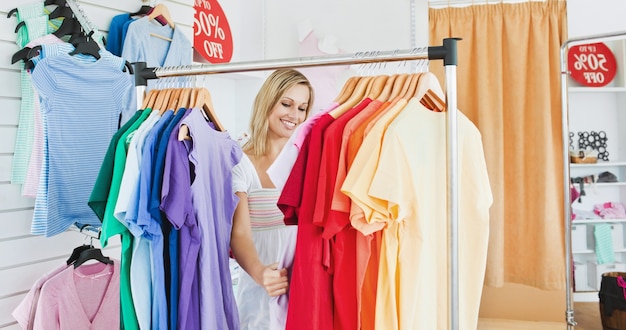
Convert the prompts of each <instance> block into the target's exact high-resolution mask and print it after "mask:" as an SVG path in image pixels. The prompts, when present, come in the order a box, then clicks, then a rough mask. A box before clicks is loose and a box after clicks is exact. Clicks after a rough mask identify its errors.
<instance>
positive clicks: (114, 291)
mask: <svg viewBox="0 0 626 330" xmlns="http://www.w3.org/2000/svg"><path fill="white" fill-rule="evenodd" d="M113 260H114V263H113V264H112V265H107V264H103V263H93V264H85V265H82V266H79V267H77V268H74V267H68V268H66V269H65V270H63V271H62V272H60V273H59V274H58V275H57V276H55V277H53V278H51V279H49V280H48V281H47V282H46V283H45V284H44V285H43V287H42V288H41V296H40V297H39V302H38V303H37V311H36V312H37V313H36V315H35V322H34V328H36V329H37V328H38V329H94V330H95V329H103V330H104V329H106V330H109V329H110V328H111V327H118V326H119V324H120V273H119V269H120V268H119V265H120V263H119V260H115V259H113Z"/></svg>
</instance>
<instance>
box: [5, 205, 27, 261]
mask: <svg viewBox="0 0 626 330" xmlns="http://www.w3.org/2000/svg"><path fill="white" fill-rule="evenodd" d="M32 217H33V209H32V208H31V207H27V208H24V209H21V210H15V211H10V210H8V211H7V210H4V211H2V212H0V228H2V231H0V241H9V240H12V239H15V238H18V237H25V236H29V235H30V219H32ZM22 252H26V251H22Z"/></svg>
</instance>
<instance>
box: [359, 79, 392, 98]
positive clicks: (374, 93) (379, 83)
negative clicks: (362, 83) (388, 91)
mask: <svg viewBox="0 0 626 330" xmlns="http://www.w3.org/2000/svg"><path fill="white" fill-rule="evenodd" d="M388 79H389V76H388V75H384V74H383V75H379V76H376V77H374V78H373V79H372V80H371V82H370V84H369V86H368V89H369V90H368V91H367V93H366V94H365V95H366V96H365V97H368V98H370V99H372V100H375V99H377V98H378V97H379V96H380V94H381V93H382V92H383V89H385V86H386V84H387V80H388Z"/></svg>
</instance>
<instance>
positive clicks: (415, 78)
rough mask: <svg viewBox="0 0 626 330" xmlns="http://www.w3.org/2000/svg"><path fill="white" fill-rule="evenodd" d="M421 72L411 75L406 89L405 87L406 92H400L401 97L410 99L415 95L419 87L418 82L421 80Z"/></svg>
mask: <svg viewBox="0 0 626 330" xmlns="http://www.w3.org/2000/svg"><path fill="white" fill-rule="evenodd" d="M420 75H421V73H413V74H411V75H410V76H409V79H408V83H405V84H404V85H405V87H406V89H404V88H403V91H404V93H401V94H400V97H401V98H403V99H405V100H407V101H408V100H409V99H410V98H411V97H413V95H415V89H416V88H417V83H418V82H419V79H420Z"/></svg>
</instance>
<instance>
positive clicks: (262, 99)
mask: <svg viewBox="0 0 626 330" xmlns="http://www.w3.org/2000/svg"><path fill="white" fill-rule="evenodd" d="M298 84H301V85H304V86H307V87H308V88H309V96H310V97H309V104H308V106H307V108H306V116H305V118H306V117H308V115H309V111H310V109H311V108H312V107H313V87H312V86H311V83H310V82H309V80H308V79H307V78H306V77H305V76H304V75H303V74H302V73H300V71H297V70H293V69H279V70H276V71H274V72H272V74H271V75H270V76H269V77H267V79H266V80H265V82H264V83H263V86H261V89H260V90H259V93H258V94H257V95H256V98H255V99H254V106H253V108H252V116H251V117H250V139H249V140H248V141H247V142H246V143H245V144H244V145H243V150H245V151H250V150H252V152H253V154H254V156H255V157H261V156H263V155H264V154H265V149H266V140H267V131H268V129H269V121H268V118H269V115H270V112H272V108H274V106H275V105H276V103H278V101H279V100H280V99H281V98H282V97H283V95H284V94H285V92H286V91H287V90H288V89H290V88H291V87H293V86H295V85H298Z"/></svg>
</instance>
